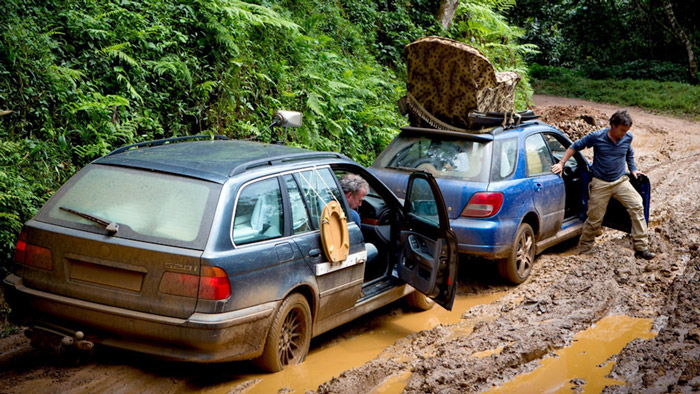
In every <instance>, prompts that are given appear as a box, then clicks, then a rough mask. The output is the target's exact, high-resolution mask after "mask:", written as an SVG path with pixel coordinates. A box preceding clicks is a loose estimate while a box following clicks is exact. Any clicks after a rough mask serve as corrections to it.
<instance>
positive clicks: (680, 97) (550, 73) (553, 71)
mask: <svg viewBox="0 0 700 394" xmlns="http://www.w3.org/2000/svg"><path fill="white" fill-rule="evenodd" d="M532 75H533V77H534V78H535V79H536V81H535V83H534V85H535V88H536V89H537V91H538V92H541V93H546V94H552V95H556V96H564V97H577V98H582V99H586V100H592V101H597V102H603V103H610V104H615V105H621V106H638V107H641V108H644V109H647V110H652V111H660V112H663V113H667V114H670V115H676V116H683V117H687V118H690V119H694V120H700V115H698V114H700V86H693V85H689V84H685V83H679V82H662V81H653V80H633V79H623V80H620V79H603V80H593V79H588V78H585V77H584V76H582V75H581V73H580V72H575V71H571V70H567V69H564V68H561V67H552V66H533V67H532Z"/></svg>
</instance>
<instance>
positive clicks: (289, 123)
mask: <svg viewBox="0 0 700 394" xmlns="http://www.w3.org/2000/svg"><path fill="white" fill-rule="evenodd" d="M301 120H302V113H301V112H296V111H283V110H279V111H277V112H275V115H274V117H273V125H274V126H279V127H301Z"/></svg>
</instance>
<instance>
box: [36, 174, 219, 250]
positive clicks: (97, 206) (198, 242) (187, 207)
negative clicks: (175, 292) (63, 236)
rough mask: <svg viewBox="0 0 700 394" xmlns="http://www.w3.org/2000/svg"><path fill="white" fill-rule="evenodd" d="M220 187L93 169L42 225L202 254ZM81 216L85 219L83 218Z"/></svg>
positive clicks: (48, 211) (58, 199)
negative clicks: (109, 232) (108, 233)
mask: <svg viewBox="0 0 700 394" xmlns="http://www.w3.org/2000/svg"><path fill="white" fill-rule="evenodd" d="M220 189H221V186H220V185H218V184H215V183H211V182H205V181H201V180H197V179H192V178H187V177H181V176H175V175H168V174H163V173H157V172H147V171H140V170H135V169H129V168H122V167H112V166H102V165H91V166H88V167H86V168H85V169H83V170H82V171H81V172H80V173H79V174H77V175H76V176H74V177H73V178H72V179H71V180H70V181H69V182H68V183H67V184H66V185H65V186H64V187H63V188H61V190H59V192H58V193H56V195H55V196H54V197H52V198H51V200H50V201H49V202H48V203H47V205H46V207H45V208H44V209H43V210H42V211H41V212H40V213H39V215H38V216H37V220H39V221H43V222H49V223H53V224H57V225H60V226H65V227H71V228H76V229H80V230H86V231H92V232H96V233H104V232H105V229H106V226H105V225H104V223H103V224H100V223H98V221H99V220H94V219H93V220H89V219H88V218H86V216H93V217H95V218H97V219H103V220H105V221H107V222H113V223H116V224H117V225H118V226H119V230H118V231H117V232H116V233H115V234H114V236H116V237H120V238H128V239H135V240H142V241H148V242H155V243H161V244H165V245H172V246H184V247H189V248H195V249H203V248H204V245H205V243H206V237H207V235H208V232H209V229H210V227H211V222H212V218H213V211H214V205H215V203H216V198H217V197H218V195H219V191H220ZM81 214H82V216H81Z"/></svg>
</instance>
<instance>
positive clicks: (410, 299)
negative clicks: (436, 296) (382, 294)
mask: <svg viewBox="0 0 700 394" xmlns="http://www.w3.org/2000/svg"><path fill="white" fill-rule="evenodd" d="M406 303H407V304H408V306H409V307H411V308H413V309H416V310H419V311H427V310H429V309H432V307H433V306H434V305H435V301H433V300H432V299H430V298H428V296H426V295H425V294H423V293H421V292H419V291H414V292H413V293H411V294H409V295H407V296H406Z"/></svg>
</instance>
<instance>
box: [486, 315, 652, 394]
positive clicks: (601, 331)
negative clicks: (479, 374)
mask: <svg viewBox="0 0 700 394" xmlns="http://www.w3.org/2000/svg"><path fill="white" fill-rule="evenodd" d="M651 326H652V320H651V319H641V318H633V317H629V316H621V315H618V316H607V317H605V318H603V319H602V320H600V321H599V322H598V323H596V324H595V325H594V326H593V327H591V328H589V329H587V330H585V331H582V332H579V333H578V334H576V335H574V343H573V344H572V345H571V346H570V347H567V348H564V349H561V350H559V351H557V352H556V355H555V356H554V357H548V358H545V359H543V360H542V361H541V365H540V366H539V367H538V368H536V369H535V370H534V371H532V372H530V373H528V374H525V375H520V376H517V377H515V378H514V379H512V380H511V381H509V382H507V383H505V384H504V385H502V386H498V387H495V388H493V389H491V390H489V391H487V393H494V394H495V393H499V394H500V393H570V392H572V390H574V389H575V388H576V386H578V389H577V390H578V391H577V392H583V393H600V392H602V391H603V388H605V386H610V385H624V384H625V382H624V381H621V380H617V379H612V378H608V377H607V376H608V374H609V373H610V371H611V370H612V368H613V366H614V365H615V362H613V361H610V358H611V357H613V356H615V355H616V354H618V353H619V352H620V351H621V350H622V349H623V348H624V347H625V346H626V345H627V344H628V343H629V342H631V341H632V340H634V339H636V338H641V339H651V338H653V337H655V336H656V334H654V333H652V332H651Z"/></svg>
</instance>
